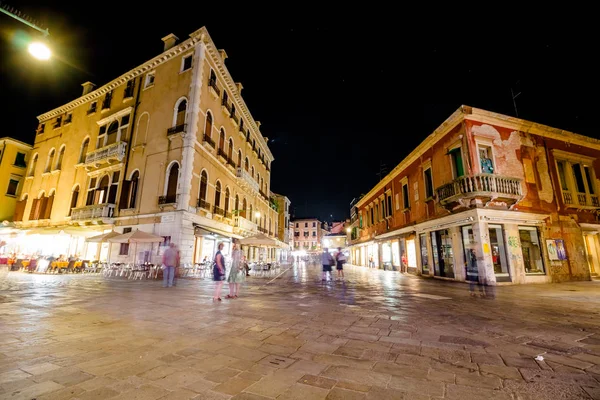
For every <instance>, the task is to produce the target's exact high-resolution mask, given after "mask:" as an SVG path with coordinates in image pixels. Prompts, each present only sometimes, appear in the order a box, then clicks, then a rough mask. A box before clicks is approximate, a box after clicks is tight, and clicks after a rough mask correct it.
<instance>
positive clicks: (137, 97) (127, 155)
mask: <svg viewBox="0 0 600 400" xmlns="http://www.w3.org/2000/svg"><path fill="white" fill-rule="evenodd" d="M135 79H137V80H139V85H138V88H137V93H136V95H135V103H134V105H133V113H132V114H131V129H130V130H129V132H130V135H129V145H128V146H127V150H126V152H125V169H124V171H123V175H124V176H123V178H122V179H121V182H123V181H124V180H125V179H127V170H128V168H129V162H130V161H131V160H130V157H131V148H132V147H133V135H134V133H135V121H136V115H137V110H138V106H139V104H140V93H141V92H142V77H141V75H140V76H139V77H138V78H135ZM137 189H138V191H139V190H140V188H139V187H138V188H137ZM121 190H123V185H119V197H117V200H121ZM119 205H120V204H119ZM117 211H118V210H117Z"/></svg>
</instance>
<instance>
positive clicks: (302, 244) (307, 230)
mask: <svg viewBox="0 0 600 400" xmlns="http://www.w3.org/2000/svg"><path fill="white" fill-rule="evenodd" d="M292 224H293V227H294V250H295V251H307V252H319V251H321V242H322V239H323V235H326V234H327V233H329V232H328V231H327V230H325V229H323V223H321V222H320V221H319V220H318V219H317V218H303V219H295V220H293V221H292Z"/></svg>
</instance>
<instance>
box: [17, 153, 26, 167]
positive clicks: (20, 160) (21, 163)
mask: <svg viewBox="0 0 600 400" xmlns="http://www.w3.org/2000/svg"><path fill="white" fill-rule="evenodd" d="M15 167H19V168H25V167H26V164H25V153H21V152H17V156H16V157H15Z"/></svg>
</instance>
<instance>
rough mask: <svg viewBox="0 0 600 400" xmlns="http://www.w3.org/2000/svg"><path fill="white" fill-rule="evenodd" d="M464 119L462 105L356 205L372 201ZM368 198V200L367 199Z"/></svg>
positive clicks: (357, 206)
mask: <svg viewBox="0 0 600 400" xmlns="http://www.w3.org/2000/svg"><path fill="white" fill-rule="evenodd" d="M463 119H464V106H461V107H460V108H459V109H458V110H456V111H454V112H453V113H452V115H450V117H448V118H447V119H446V120H445V121H444V122H442V124H441V125H440V126H438V127H437V129H436V130H435V131H433V133H432V134H430V135H429V136H427V138H426V139H425V140H423V141H422V142H421V144H419V145H418V146H417V147H416V148H415V149H414V150H413V151H411V152H410V153H409V154H408V156H406V157H405V158H404V159H403V160H402V161H400V163H399V164H398V165H396V167H395V168H394V169H393V170H391V171H390V172H389V173H388V174H387V175H386V176H385V177H384V178H383V179H382V180H381V181H380V182H379V183H377V185H375V187H374V188H373V189H371V190H370V191H369V193H367V194H365V195H364V196H363V197H362V198H361V199H360V200H359V201H357V202H356V204H354V207H356V208H360V207H362V206H363V205H364V204H365V203H367V202H368V201H371V197H372V196H373V195H374V194H375V193H377V192H378V191H379V190H381V189H382V188H383V187H385V186H386V185H388V184H389V183H390V182H391V181H392V179H394V177H395V176H397V175H398V174H399V173H400V172H402V171H403V170H404V169H406V168H408V167H409V166H410V165H411V164H412V163H413V162H415V161H416V160H417V159H418V158H419V157H421V155H422V154H423V153H425V151H427V150H429V149H430V148H431V147H432V146H433V145H434V144H436V143H437V142H438V141H439V140H440V139H442V138H443V137H444V135H445V134H446V133H448V132H450V131H451V130H452V129H454V127H456V125H458V124H459V123H461V122H462V120H463ZM367 200H368V201H367Z"/></svg>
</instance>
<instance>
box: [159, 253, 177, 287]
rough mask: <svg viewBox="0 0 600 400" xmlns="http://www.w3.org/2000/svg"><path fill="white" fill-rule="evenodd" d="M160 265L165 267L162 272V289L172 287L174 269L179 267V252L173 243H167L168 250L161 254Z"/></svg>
mask: <svg viewBox="0 0 600 400" xmlns="http://www.w3.org/2000/svg"><path fill="white" fill-rule="evenodd" d="M162 263H163V265H164V266H165V269H164V270H163V287H172V286H173V280H174V279H175V268H176V267H177V266H178V265H179V252H178V251H177V249H176V248H175V243H173V242H171V243H169V248H168V249H167V250H165V253H164V254H163V259H162Z"/></svg>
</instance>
